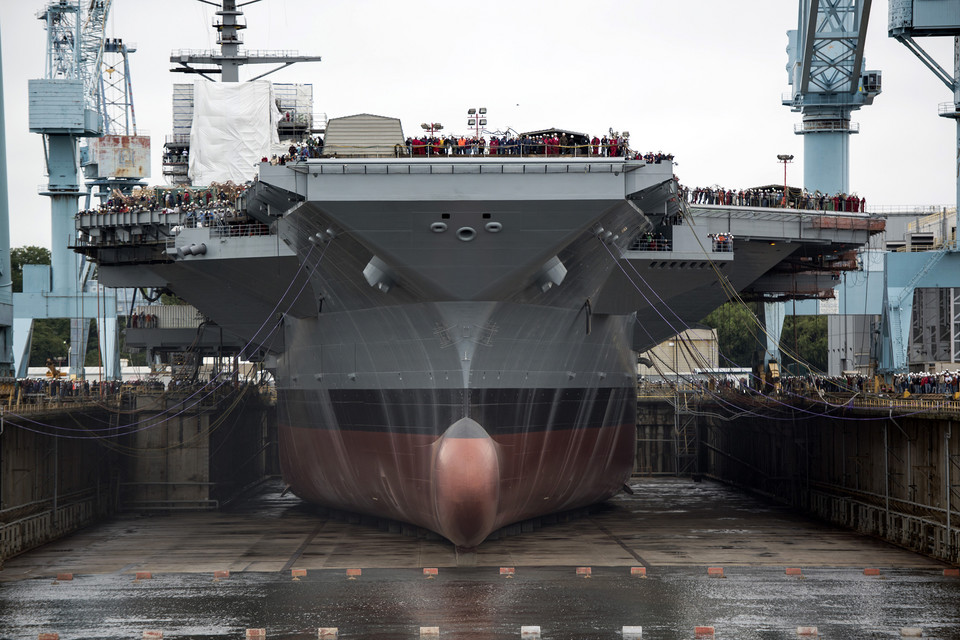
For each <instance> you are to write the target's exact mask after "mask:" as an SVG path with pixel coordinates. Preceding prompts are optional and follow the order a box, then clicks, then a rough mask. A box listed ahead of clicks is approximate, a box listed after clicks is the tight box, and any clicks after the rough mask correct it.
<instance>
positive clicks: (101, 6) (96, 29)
mask: <svg viewBox="0 0 960 640" xmlns="http://www.w3.org/2000/svg"><path fill="white" fill-rule="evenodd" d="M112 4H113V3H112V0H89V3H88V4H87V9H86V11H85V12H84V16H83V23H82V25H83V26H82V28H81V30H80V77H82V78H83V92H84V99H85V100H86V102H87V105H88V107H89V108H91V109H93V110H95V111H97V112H98V113H102V112H103V109H102V105H101V100H102V96H101V95H100V67H101V65H102V64H103V42H104V39H105V30H106V25H107V17H108V16H109V15H110V7H111V5H112ZM101 127H102V123H101Z"/></svg>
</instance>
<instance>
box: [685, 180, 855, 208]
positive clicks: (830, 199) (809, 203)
mask: <svg viewBox="0 0 960 640" xmlns="http://www.w3.org/2000/svg"><path fill="white" fill-rule="evenodd" d="M680 189H681V196H682V197H683V200H684V201H685V202H688V203H690V204H716V205H727V206H738V207H771V208H774V207H782V206H784V204H786V206H787V208H789V209H803V210H813V211H845V212H848V213H863V212H864V211H866V207H867V199H866V198H863V197H860V196H858V195H856V194H846V193H836V194H834V195H832V196H831V195H827V194H825V193H821V192H820V191H814V192H813V193H810V192H809V191H807V190H806V189H803V190H799V191H797V192H796V193H793V190H789V189H788V194H787V201H786V203H784V198H783V188H782V187H779V188H776V187H765V188H761V189H725V188H723V187H697V188H695V189H690V188H689V187H686V186H682V187H681V188H680Z"/></svg>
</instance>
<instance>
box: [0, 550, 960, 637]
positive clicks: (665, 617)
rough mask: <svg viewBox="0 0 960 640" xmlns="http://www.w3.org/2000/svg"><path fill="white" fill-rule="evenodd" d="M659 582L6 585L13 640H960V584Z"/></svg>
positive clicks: (757, 572) (898, 574)
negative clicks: (261, 635) (428, 638)
mask: <svg viewBox="0 0 960 640" xmlns="http://www.w3.org/2000/svg"><path fill="white" fill-rule="evenodd" d="M649 573H650V576H649V578H647V579H641V578H638V577H632V576H630V575H629V569H628V568H625V567H593V575H592V577H591V578H589V579H586V578H583V577H578V576H577V575H576V572H575V569H574V567H550V568H524V567H517V569H516V577H514V578H511V579H508V578H503V577H500V576H499V572H498V570H497V569H496V568H490V567H484V568H469V569H468V568H441V569H440V571H439V575H438V576H437V577H436V578H435V579H426V578H424V576H423V575H422V574H421V572H420V571H419V570H415V569H380V570H375V569H371V570H366V569H365V570H364V571H363V575H362V576H361V577H360V578H358V579H356V580H348V579H347V578H346V576H345V574H344V572H343V571H342V570H316V571H310V572H309V574H308V575H307V576H306V577H304V578H301V579H299V580H298V581H294V580H292V579H291V578H290V574H289V573H286V574H285V575H281V574H278V573H249V572H248V573H235V574H233V575H231V576H230V577H229V578H227V579H223V580H219V581H214V580H213V578H212V577H211V576H210V575H209V574H163V575H155V576H154V577H153V578H152V579H150V580H141V581H134V580H133V578H132V576H130V575H128V574H106V575H90V576H77V577H76V578H75V579H74V580H72V581H64V582H59V583H56V582H54V581H52V580H50V579H39V578H37V579H30V580H22V581H18V582H11V583H6V584H2V585H0V638H2V639H3V640H28V639H29V640H36V638H37V636H38V634H40V633H43V632H58V633H59V634H60V639H61V640H88V639H89V640H92V639H97V640H113V639H121V638H122V639H138V640H139V638H141V637H142V634H143V631H145V630H160V631H163V633H164V636H163V637H164V639H165V640H167V639H170V638H190V639H195V640H215V639H216V640H222V639H225V638H231V639H233V638H235V639H238V640H239V639H242V638H244V636H245V630H246V629H248V628H265V629H266V633H267V636H266V637H267V638H268V639H271V640H272V639H281V640H308V639H311V640H312V639H314V638H316V637H317V628H318V627H338V628H339V630H340V638H344V639H352V638H356V639H361V638H362V639H364V640H387V639H391V640H393V639H406V638H411V639H413V638H417V637H418V636H419V628H420V627H421V626H430V627H433V626H437V627H440V634H441V636H440V637H441V638H466V639H471V640H472V639H476V640H481V639H493V638H519V637H520V627H521V626H526V625H537V626H540V627H541V630H542V638H543V639H544V640H552V639H556V640H566V639H571V640H573V639H587V638H597V639H611V640H614V639H619V638H621V637H622V634H621V628H622V627H623V626H642V627H643V638H661V639H673V638H693V636H694V627H696V626H700V625H709V626H713V627H714V628H715V630H716V635H715V638H717V639H728V638H729V639H732V638H737V639H747V640H750V639H772V638H796V637H797V627H798V626H816V627H818V630H819V632H820V637H822V638H843V639H847V638H898V637H900V629H901V628H902V627H921V628H922V629H923V637H925V638H941V639H955V638H957V639H960V604H958V603H960V579H957V578H949V577H944V576H942V572H934V571H932V570H926V569H889V570H883V572H882V575H881V576H880V577H871V576H865V575H863V572H862V570H855V569H850V568H846V569H806V568H805V569H804V570H803V573H804V575H803V577H795V576H786V575H784V571H783V569H782V568H779V569H777V568H775V567H749V568H746V567H727V568H726V571H725V573H726V577H725V578H712V577H707V575H706V571H705V568H694V567H657V568H653V569H651V570H650V571H649Z"/></svg>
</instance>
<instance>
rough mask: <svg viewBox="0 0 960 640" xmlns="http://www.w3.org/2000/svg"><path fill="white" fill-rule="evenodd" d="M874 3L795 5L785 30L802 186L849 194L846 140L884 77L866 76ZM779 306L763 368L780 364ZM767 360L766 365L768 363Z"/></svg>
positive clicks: (770, 312)
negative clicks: (793, 20)
mask: <svg viewBox="0 0 960 640" xmlns="http://www.w3.org/2000/svg"><path fill="white" fill-rule="evenodd" d="M871 5H872V2H871V0H800V2H799V17H798V25H797V29H795V30H791V31H788V32H787V39H788V44H787V58H788V60H787V67H786V68H787V74H788V78H789V83H790V86H791V87H792V90H791V92H790V94H789V95H787V96H784V97H783V100H782V102H783V104H784V105H785V106H788V107H790V108H791V109H792V110H793V111H795V112H799V113H801V114H803V120H802V121H801V122H800V123H799V124H797V125H796V126H795V127H794V132H795V133H796V134H797V135H801V136H803V188H804V189H806V190H807V191H810V192H811V193H812V192H816V191H819V192H820V193H824V194H827V195H833V194H837V193H851V189H850V136H852V135H853V134H855V133H859V131H860V126H859V124H858V123H856V122H853V121H852V120H851V115H852V114H853V112H854V111H856V110H858V109H860V108H861V107H864V106H866V105H871V104H873V100H874V98H876V97H877V95H879V94H880V91H881V84H882V74H881V72H880V71H867V70H866V63H865V58H864V49H865V45H866V40H867V26H868V25H869V22H870V9H871ZM785 315H786V308H785V305H784V303H783V302H770V303H766V304H765V305H764V316H765V322H766V327H767V350H766V354H765V356H764V359H765V361H766V362H769V361H770V360H777V359H779V343H780V334H781V330H782V328H783V320H784V317H785ZM766 362H765V363H766Z"/></svg>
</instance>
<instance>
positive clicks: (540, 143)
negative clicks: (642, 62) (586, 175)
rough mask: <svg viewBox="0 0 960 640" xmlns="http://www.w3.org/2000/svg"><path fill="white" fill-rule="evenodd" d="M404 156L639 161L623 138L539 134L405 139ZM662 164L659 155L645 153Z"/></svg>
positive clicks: (661, 157) (663, 157)
mask: <svg viewBox="0 0 960 640" xmlns="http://www.w3.org/2000/svg"><path fill="white" fill-rule="evenodd" d="M405 151H406V155H409V156H413V157H423V156H529V155H535V156H579V157H588V156H596V157H610V158H615V157H631V158H639V156H638V154H636V153H632V152H631V151H630V147H629V143H628V141H627V139H626V138H624V137H623V136H613V135H611V136H610V137H609V138H608V137H607V136H603V137H602V138H598V137H597V136H593V138H591V139H588V137H586V136H574V135H570V136H568V135H567V134H566V133H565V132H560V134H559V135H557V133H547V134H542V135H527V134H523V135H500V136H496V135H493V136H491V137H490V140H489V141H488V140H487V139H486V137H484V136H482V135H481V136H475V135H474V136H463V135H461V136H453V135H451V136H446V137H444V136H427V135H424V136H421V137H418V138H417V137H411V138H407V139H406V150H405ZM645 155H647V156H649V157H650V158H651V161H654V159H657V158H658V159H659V160H658V161H662V160H663V159H665V158H666V157H667V156H665V155H663V154H652V153H651V154H645Z"/></svg>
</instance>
